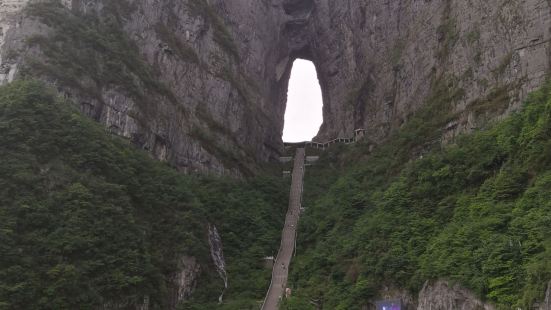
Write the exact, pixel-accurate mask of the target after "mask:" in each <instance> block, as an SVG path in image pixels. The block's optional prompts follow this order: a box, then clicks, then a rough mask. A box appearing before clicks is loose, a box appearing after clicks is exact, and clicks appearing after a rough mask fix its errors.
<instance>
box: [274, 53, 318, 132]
mask: <svg viewBox="0 0 551 310" xmlns="http://www.w3.org/2000/svg"><path fill="white" fill-rule="evenodd" d="M322 122H323V98H322V91H321V87H320V83H319V81H318V75H317V71H316V67H315V66H314V64H313V63H312V62H311V61H308V60H304V59H297V60H295V61H294V62H293V65H292V69H291V77H290V79H289V85H288V89H287V104H286V108H285V117H284V128H283V141H284V142H302V141H311V140H312V139H313V138H314V137H315V136H316V135H317V133H318V131H319V129H320V126H321V124H322Z"/></svg>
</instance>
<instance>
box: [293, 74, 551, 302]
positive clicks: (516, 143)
mask: <svg viewBox="0 0 551 310" xmlns="http://www.w3.org/2000/svg"><path fill="white" fill-rule="evenodd" d="M434 103H437V101H435V102H434ZM434 103H433V104H434ZM429 105H430V104H429ZM439 113H440V114H442V112H441V111H440V112H439ZM425 114H426V115H425ZM429 114H430V110H427V111H424V112H423V111H421V112H420V113H419V114H418V115H416V116H415V117H413V118H412V121H410V122H409V123H408V124H407V125H405V126H404V127H403V130H402V131H400V132H398V133H396V134H395V135H394V136H393V138H392V139H391V140H390V141H389V142H388V143H386V144H385V145H384V146H381V147H379V148H378V149H377V150H375V151H374V152H373V153H372V154H370V155H369V156H368V158H367V160H358V158H360V157H358V156H359V154H365V153H366V152H365V150H366V146H362V145H361V144H360V145H356V146H354V147H352V149H346V150H337V151H335V152H331V153H329V154H326V155H325V156H324V159H322V161H321V162H320V163H319V164H318V165H316V166H314V167H313V168H310V169H308V170H307V175H306V185H305V190H306V192H305V194H306V197H305V206H306V208H307V211H306V214H305V216H304V217H303V220H302V224H301V228H300V234H299V237H300V242H299V256H298V258H297V260H295V261H294V263H293V264H294V267H293V272H292V281H291V285H292V286H293V287H294V288H295V297H294V298H292V299H290V300H289V301H287V303H286V307H287V308H288V309H314V306H313V305H312V304H311V303H310V302H311V301H313V302H317V303H320V304H323V305H324V308H328V309H359V308H360V307H361V305H363V304H366V303H367V302H368V301H369V300H370V299H373V298H377V297H380V295H379V294H380V290H381V288H382V287H383V286H387V287H401V288H405V289H407V290H409V291H410V292H412V293H416V292H418V291H419V290H420V288H421V286H422V285H423V283H424V282H425V281H426V280H431V279H447V280H450V281H452V282H456V283H460V284H462V285H464V286H465V287H467V288H470V289H472V290H473V291H474V292H476V293H477V294H478V295H479V296H480V297H481V298H483V299H486V300H489V301H490V302H492V303H495V304H496V305H498V307H500V308H502V309H511V308H516V307H520V308H522V309H528V308H529V307H530V306H531V305H532V304H533V303H534V302H535V301H537V300H541V298H542V295H543V293H544V291H545V287H546V284H547V282H548V281H549V280H551V260H550V258H551V231H550V230H549V226H550V225H551V216H550V214H551V203H550V201H551V156H550V155H551V86H550V85H547V86H545V87H543V88H542V89H541V90H540V91H538V92H536V93H534V94H532V96H531V97H530V99H529V100H528V102H527V104H526V106H525V108H524V109H523V110H522V111H521V112H519V113H516V114H514V115H512V116H511V117H509V118H508V119H506V120H505V121H503V122H501V123H499V124H496V125H495V126H492V127H491V128H489V129H486V130H480V131H478V132H476V133H474V134H471V135H467V136H463V137H460V138H459V139H457V141H455V143H453V144H451V145H448V146H446V147H444V148H440V147H439V146H438V144H434V143H430V141H432V138H433V136H434V135H435V134H438V132H436V133H435V132H434V131H432V130H431V129H430V126H432V125H434V124H436V125H437V124H438V121H437V122H436V123H434V121H433V120H434V119H446V114H445V112H444V113H443V114H442V116H438V115H439V114H437V116H436V117H432V118H431V117H430V115H429ZM419 116H421V117H419ZM423 119H424V120H426V121H425V122H422V120H423ZM427 142H429V143H427ZM419 145H421V146H422V145H425V146H427V147H429V148H431V149H432V151H429V152H425V151H419V150H418V149H417V147H416V146H419ZM431 146H432V147H431ZM421 154H423V155H421ZM331 157H334V158H340V159H341V160H342V159H347V158H348V159H350V158H352V159H354V160H353V161H352V163H349V164H345V166H344V167H339V166H335V164H334V160H333V159H332V158H331ZM412 157H414V158H412ZM412 159H413V160H412ZM331 163H333V164H331ZM339 170H340V171H341V172H340V175H339V177H338V178H336V177H333V179H336V180H334V181H327V180H328V179H330V178H328V177H327V176H330V175H332V174H335V173H339ZM308 191H311V192H310V193H308Z"/></svg>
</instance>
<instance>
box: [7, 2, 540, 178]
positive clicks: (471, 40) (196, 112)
mask: <svg viewBox="0 0 551 310" xmlns="http://www.w3.org/2000/svg"><path fill="white" fill-rule="evenodd" d="M30 2H42V3H43V4H42V5H40V4H38V5H32V7H31V8H30V9H27V10H24V11H23V12H20V10H19V8H22V7H23V6H24V5H26V4H28V3H29V1H28V0H11V1H3V2H2V3H1V4H0V10H2V11H0V16H1V17H0V22H1V23H2V29H3V36H2V40H0V45H1V46H2V68H3V70H4V71H3V72H2V76H1V77H2V79H3V80H4V81H7V80H11V79H13V78H16V77H17V76H26V75H31V76H38V77H41V78H43V79H45V80H48V81H49V82H51V83H53V84H56V85H57V86H58V87H59V88H60V89H62V90H63V91H64V92H65V93H66V94H67V95H68V96H70V97H71V98H73V99H74V100H75V101H77V102H78V103H79V105H80V107H81V110H82V111H83V112H84V113H86V114H87V115H89V116H91V117H93V118H94V119H96V120H98V121H100V122H102V123H104V124H105V125H106V126H107V127H108V128H109V129H110V130H111V131H112V132H115V133H117V134H120V135H122V136H125V137H127V138H129V139H131V140H132V141H133V142H134V143H136V144H137V145H139V146H141V147H143V148H144V149H147V150H149V151H150V152H151V153H152V154H153V155H154V157H156V158H158V159H160V160H166V161H168V162H170V163H171V164H172V165H174V166H175V167H177V168H178V169H180V170H183V171H190V172H191V171H211V172H216V173H219V174H221V173H228V172H229V173H232V174H243V173H245V174H247V173H249V172H251V171H254V170H255V164H254V163H255V162H265V161H269V160H272V159H274V158H275V157H276V156H277V155H278V154H279V152H280V151H281V148H282V144H281V132H282V127H283V114H284V110H285V103H286V92H287V84H288V80H289V76H290V70H291V67H292V62H293V60H294V59H296V58H297V57H299V58H305V59H309V60H312V61H313V62H314V64H315V65H316V67H317V70H318V77H319V80H320V85H321V88H322V92H323V96H324V124H323V126H322V128H321V130H320V132H319V135H318V137H317V139H318V140H326V139H330V138H336V137H349V136H351V135H352V134H353V131H354V129H358V128H362V129H367V130H368V138H369V139H370V140H373V141H374V142H380V141H382V140H384V139H385V138H386V137H388V135H389V134H390V133H391V132H392V131H393V130H395V129H397V128H399V127H400V126H401V125H402V124H403V123H404V122H405V121H407V120H408V119H409V118H410V117H411V115H412V113H413V112H415V111H416V110H417V109H418V108H419V107H421V106H423V105H425V104H427V102H430V101H431V100H433V99H434V98H435V97H446V98H448V100H447V101H448V104H447V105H446V106H445V107H442V108H443V109H447V110H449V111H450V112H451V113H452V115H451V117H449V118H448V119H446V122H445V124H443V126H444V127H446V128H447V133H446V134H445V138H450V137H453V136H454V135H456V134H457V133H458V132H463V131H466V130H467V131H468V130H471V129H472V128H476V127H479V126H480V125H481V124H484V123H486V122H487V121H488V119H494V118H496V117H499V116H500V115H502V114H504V113H507V112H509V111H510V110H514V109H516V108H518V106H519V103H520V102H521V101H522V99H523V98H525V96H526V94H527V93H528V92H529V91H531V90H533V89H534V88H536V87H537V86H539V85H541V83H542V81H543V79H544V75H545V74H546V73H547V71H548V68H549V48H550V47H549V39H550V36H551V34H550V28H551V7H550V5H549V2H548V1H543V0H527V1H520V0H492V1H481V0H480V1H451V0H436V1H391V2H389V1H384V0H377V1H360V0H356V1H330V0H261V1H257V0H239V1H225V0H209V1H207V0H184V1H173V0H163V1H145V0H121V1H107V0H96V1H90V0H72V1H63V2H60V1H55V0H47V1H46V2H44V1H30ZM55 3H62V4H63V5H64V6H65V8H64V7H62V6H61V5H56V4H55ZM17 12H20V13H17ZM495 97H499V98H506V99H507V100H500V101H499V103H496V102H495V101H494V100H493V99H492V98H495Z"/></svg>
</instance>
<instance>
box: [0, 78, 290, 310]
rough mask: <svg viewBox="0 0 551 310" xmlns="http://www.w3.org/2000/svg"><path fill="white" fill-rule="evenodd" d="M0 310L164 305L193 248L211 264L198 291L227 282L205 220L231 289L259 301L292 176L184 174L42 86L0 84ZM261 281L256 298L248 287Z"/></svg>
mask: <svg viewBox="0 0 551 310" xmlns="http://www.w3.org/2000/svg"><path fill="white" fill-rule="evenodd" d="M0 132H1V133H2V134H1V135H0V309H56V310H57V309H97V307H99V306H101V305H103V304H106V303H108V304H111V305H114V304H118V305H131V304H140V303H141V302H142V301H143V298H144V296H148V297H149V299H150V302H151V307H150V309H166V308H167V307H168V306H167V302H168V301H169V299H170V298H169V295H170V294H171V292H170V291H171V285H170V282H171V276H172V275H173V274H174V272H176V271H177V269H178V261H179V259H180V258H181V257H182V256H183V255H187V256H195V257H197V258H198V260H199V262H200V263H201V264H202V269H203V270H204V272H203V276H202V277H201V278H200V279H199V283H198V285H199V288H202V290H200V291H199V292H198V293H197V297H196V299H198V300H200V301H201V302H205V303H206V302H209V301H216V300H217V298H218V294H219V293H220V292H221V288H222V280H220V279H219V278H218V277H217V276H216V275H215V271H213V270H214V267H213V266H212V260H211V258H210V254H209V250H208V242H207V240H206V235H207V232H206V231H207V223H208V222H210V223H213V224H216V225H217V227H218V229H219V232H220V234H221V236H222V239H223V242H224V251H225V256H226V261H227V264H228V266H227V269H228V276H229V282H230V289H229V290H228V292H227V297H228V298H229V299H233V300H239V301H240V302H243V303H246V302H248V303H253V300H261V299H262V296H263V295H264V291H265V289H266V288H267V285H268V284H267V281H266V279H268V278H269V274H270V271H269V270H265V269H263V267H262V266H261V263H262V262H261V258H262V257H263V256H265V255H266V254H267V253H268V254H269V253H272V252H273V251H275V250H277V248H278V244H277V240H278V236H279V231H280V229H281V225H282V223H281V221H282V219H283V213H284V209H285V207H286V205H287V193H288V188H287V187H288V184H287V183H286V182H285V181H283V180H281V179H280V178H272V177H269V176H264V177H258V178H257V179H251V180H248V181H234V180H221V179H215V178H211V179H201V178H196V177H190V176H184V175H181V174H178V173H176V172H175V171H174V170H173V169H171V168H170V167H168V166H166V165H165V164H162V163H159V162H156V161H154V160H152V159H150V158H149V157H148V155H147V154H145V153H143V152H142V151H139V150H136V149H135V148H133V147H132V146H131V145H130V144H129V143H128V142H127V141H125V140H123V139H121V138H118V137H115V136H111V135H109V134H108V133H107V132H106V131H105V129H104V128H103V127H102V126H101V125H99V124H97V123H95V122H93V121H91V120H89V119H87V118H85V117H83V116H82V115H80V113H79V112H78V111H76V109H74V108H73V107H72V106H71V104H69V103H68V102H66V101H64V100H62V99H60V98H58V97H56V94H55V93H54V91H53V90H50V89H48V88H46V87H45V86H44V85H43V84H41V83H39V82H32V81H31V82H27V81H19V82H14V83H13V84H11V85H8V86H4V87H2V88H0ZM245 288H247V289H250V288H255V290H254V291H251V292H250V293H248V294H246V295H245V294H243V293H241V292H244V291H246V289H245Z"/></svg>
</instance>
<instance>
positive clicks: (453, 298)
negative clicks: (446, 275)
mask: <svg viewBox="0 0 551 310" xmlns="http://www.w3.org/2000/svg"><path fill="white" fill-rule="evenodd" d="M447 309H457V310H482V309H484V310H494V309H495V307H493V306H492V305H490V304H485V303H484V302H482V301H480V300H479V299H478V298H476V296H475V295H474V294H473V293H471V292H469V291H468V290H466V289H464V288H461V287H460V286H458V285H453V286H452V285H449V283H447V282H445V281H436V282H435V283H428V282H427V283H425V285H424V286H423V289H422V290H421V292H420V293H419V302H418V306H417V310H447Z"/></svg>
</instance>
